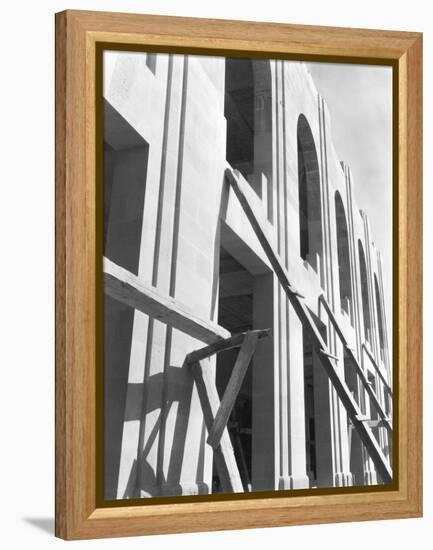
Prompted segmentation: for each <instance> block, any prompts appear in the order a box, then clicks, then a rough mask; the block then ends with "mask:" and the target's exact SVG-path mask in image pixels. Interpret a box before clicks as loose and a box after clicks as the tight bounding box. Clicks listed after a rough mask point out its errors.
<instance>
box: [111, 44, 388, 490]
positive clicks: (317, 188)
mask: <svg viewBox="0 0 433 550" xmlns="http://www.w3.org/2000/svg"><path fill="white" fill-rule="evenodd" d="M103 72H104V255H105V257H106V258H107V259H108V260H109V261H110V262H112V263H113V264H115V265H117V266H120V267H122V268H124V269H125V270H127V271H128V272H130V273H132V274H133V275H135V276H136V277H137V278H138V280H139V281H141V282H142V283H143V285H145V286H147V287H149V288H151V289H153V290H154V291H155V292H157V293H159V294H160V295H161V296H164V297H167V299H169V300H172V302H173V303H176V304H177V303H181V304H185V305H187V306H188V308H189V309H190V310H191V311H193V312H194V314H195V315H196V316H197V317H198V318H200V319H203V320H206V321H208V322H210V323H213V324H215V325H219V326H220V327H223V328H224V329H225V330H226V331H228V333H230V334H236V333H240V332H246V331H250V330H256V329H271V334H270V336H268V337H267V338H263V339H262V340H261V341H260V342H259V344H258V345H257V348H256V351H255V353H254V356H253V359H252V361H251V364H250V366H249V368H248V371H247V373H246V375H245V378H244V380H243V382H242V386H241V389H240V391H239V395H238V397H237V399H236V404H235V407H234V409H233V411H232V414H231V416H230V421H229V423H228V425H227V429H228V432H229V434H230V441H231V443H232V446H233V453H234V455H235V459H236V463H237V466H238V468H239V472H240V475H241V478H242V489H243V490H244V491H250V490H252V491H261V490H265V491H269V490H278V489H297V488H307V487H334V486H350V485H365V484H376V483H382V482H383V481H384V480H383V479H382V477H381V476H380V475H379V474H378V472H377V469H376V467H375V463H374V461H373V460H372V459H371V456H370V455H369V452H368V450H367V448H366V447H365V445H364V443H363V442H362V441H361V438H360V437H359V434H358V432H357V430H356V429H355V427H354V425H353V422H352V421H351V420H350V418H349V416H348V413H347V407H345V406H344V405H343V402H342V400H341V399H340V396H339V394H338V391H337V389H336V388H335V387H334V385H333V384H332V383H331V382H330V380H329V377H328V375H327V374H326V371H325V370H324V368H323V366H322V364H321V358H320V357H319V352H318V350H317V349H316V347H315V346H314V345H313V344H312V342H311V339H310V338H309V336H308V333H307V331H306V329H305V324H304V323H303V321H302V319H300V317H299V315H298V314H297V312H296V311H295V309H294V307H293V305H292V303H291V302H290V301H289V300H288V298H287V295H286V293H285V291H284V288H283V287H282V285H281V284H280V281H279V279H278V277H277V275H276V273H275V270H274V269H273V267H272V263H271V262H270V260H269V257H268V255H267V254H266V253H265V251H264V249H263V246H262V244H261V243H260V241H259V239H258V237H257V235H256V233H255V232H254V230H253V227H252V226H251V223H250V222H249V220H248V219H247V216H246V214H245V211H244V209H243V208H242V206H241V204H240V202H239V199H238V197H237V196H236V193H235V192H234V190H233V188H232V187H231V186H230V184H229V182H228V181H227V177H226V173H227V172H226V171H227V169H232V170H234V171H236V172H235V174H237V177H238V178H239V179H240V180H242V181H243V182H244V183H245V184H246V185H245V188H246V189H247V190H248V194H249V200H250V201H251V203H252V204H253V205H254V209H255V212H256V213H257V216H258V217H259V218H260V220H261V224H262V226H263V227H264V228H265V230H266V234H267V236H268V238H269V240H270V242H271V243H272V246H273V247H274V249H275V250H276V252H277V254H278V256H279V259H280V261H281V263H282V265H283V266H284V269H285V270H286V272H287V273H288V275H289V277H290V280H291V282H292V283H293V286H294V287H295V288H296V289H297V291H299V294H301V295H302V299H303V300H304V302H305V305H306V307H307V308H308V310H309V311H310V313H311V315H312V317H313V319H314V322H315V323H316V326H317V328H318V329H319V331H320V333H321V335H322V337H323V339H324V341H326V344H327V347H328V350H329V352H330V354H332V356H333V357H335V359H334V364H335V369H336V370H337V372H338V374H339V376H340V378H341V379H342V380H344V381H345V384H346V386H347V388H348V389H349V391H350V393H351V395H352V396H353V399H354V400H355V401H356V403H357V404H358V406H359V409H360V410H361V412H362V414H363V415H365V422H367V423H370V425H371V429H372V432H373V434H374V437H375V438H376V440H377V443H378V445H379V447H380V449H381V450H382V452H383V454H384V456H385V457H386V459H387V460H388V461H389V463H390V464H392V445H391V443H392V438H391V436H390V434H389V431H387V430H386V429H385V428H384V427H383V425H382V424H381V422H380V419H379V417H378V414H377V410H376V409H375V407H374V406H373V405H372V403H371V399H370V398H369V394H368V393H367V392H366V390H365V388H364V386H363V384H362V383H361V379H360V376H359V373H358V374H357V372H356V369H354V367H353V365H352V363H351V361H350V358H348V355H347V350H346V349H345V345H344V343H343V342H342V340H341V338H340V337H339V333H338V330H337V329H336V325H335V323H333V322H332V319H331V317H330V314H329V312H328V311H327V309H326V307H325V305H324V304H325V303H326V305H327V306H329V308H330V310H331V313H332V315H333V316H334V318H335V319H336V320H337V322H338V326H339V327H340V329H341V331H342V332H343V333H344V337H345V339H346V341H347V346H348V347H350V348H351V350H353V354H354V356H355V357H356V359H357V361H358V363H359V364H360V365H361V368H362V370H363V373H364V377H365V378H366V379H367V380H368V382H369V384H370V386H371V387H372V388H373V390H374V392H375V395H376V396H377V399H378V402H379V403H380V405H381V407H382V408H383V410H384V411H385V412H386V415H387V416H388V417H389V418H391V416H392V399H391V398H390V395H389V394H390V392H387V391H386V387H387V384H388V385H389V386H392V376H391V359H390V352H389V341H388V329H387V323H386V318H385V305H384V291H383V280H382V267H381V256H380V253H379V251H378V250H377V249H376V247H375V245H374V242H373V237H372V235H371V231H370V226H369V222H368V218H367V215H366V213H365V212H362V211H360V210H359V208H358V207H357V205H356V198H355V183H354V176H353V175H352V173H351V171H350V168H349V167H348V166H347V165H346V164H344V162H342V161H341V159H340V158H339V156H338V153H337V152H336V151H335V149H334V146H333V143H332V134H331V121H330V116H329V112H328V109H327V106H326V103H325V100H324V99H323V98H322V97H320V95H319V94H318V92H317V89H316V87H315V85H314V82H313V80H312V77H311V75H310V73H309V72H308V70H307V68H306V66H305V65H304V64H303V63H301V62H293V61H282V60H259V59H257V60H251V59H232V58H227V59H225V58H219V57H205V56H183V55H165V54H145V53H132V52H131V53H126V52H105V54H104V69H103ZM104 335H105V336H104V338H105V348H104V403H105V408H104V426H105V427H104V465H105V498H107V499H118V498H135V497H148V496H165V495H189V494H206V493H212V492H218V491H220V490H221V485H220V480H219V478H218V472H217V471H216V468H215V467H214V453H213V450H212V448H211V447H210V446H209V445H208V444H207V443H206V438H207V431H208V430H207V427H206V423H205V420H204V416H203V408H202V404H201V401H200V398H199V395H198V391H197V387H196V385H195V384H194V379H193V377H192V376H191V373H190V370H189V369H188V368H187V366H186V365H185V357H186V355H187V354H188V353H190V352H192V351H193V350H196V349H198V348H201V347H202V346H203V345H204V344H203V341H200V340H199V339H197V338H193V337H192V336H191V335H189V334H187V333H186V332H183V331H180V330H178V329H177V328H174V327H173V326H170V324H167V323H164V322H162V321H161V320H160V319H158V317H157V316H152V315H147V314H145V313H143V312H142V311H139V310H138V309H136V308H133V307H131V306H130V305H127V304H126V303H122V302H121V301H119V300H116V299H114V298H113V297H112V296H110V295H109V293H106V294H105V301H104ZM235 360H236V353H235V352H234V351H233V350H231V351H226V352H224V353H221V354H217V355H214V356H212V358H210V359H209V360H208V362H207V368H208V369H209V372H210V373H211V375H212V377H213V379H214V380H215V385H216V387H217V390H218V393H219V395H220V397H221V396H222V394H223V392H224V389H225V387H226V385H227V383H228V380H229V377H230V373H231V371H232V369H233V365H234V363H235Z"/></svg>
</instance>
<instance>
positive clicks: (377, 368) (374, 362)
mask: <svg viewBox="0 0 433 550" xmlns="http://www.w3.org/2000/svg"><path fill="white" fill-rule="evenodd" d="M362 348H363V349H364V351H365V353H366V354H367V357H368V358H369V359H370V361H371V364H372V365H373V367H374V369H375V370H376V372H377V374H378V375H379V378H380V379H381V380H382V382H383V386H384V388H385V390H386V391H387V392H388V394H389V396H390V397H392V389H391V386H390V385H389V383H388V380H387V379H386V378H385V375H384V374H383V372H382V369H381V368H380V367H379V365H378V364H377V363H376V361H375V360H374V357H373V355H372V354H371V352H370V350H369V349H368V348H367V346H366V345H365V344H362Z"/></svg>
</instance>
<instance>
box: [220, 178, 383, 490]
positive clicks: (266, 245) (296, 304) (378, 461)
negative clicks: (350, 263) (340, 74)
mask: <svg viewBox="0 0 433 550" xmlns="http://www.w3.org/2000/svg"><path fill="white" fill-rule="evenodd" d="M225 173H226V177H227V179H228V181H229V183H230V185H231V186H232V188H233V190H234V192H235V194H236V196H237V198H238V199H239V202H240V204H241V206H242V208H243V210H244V212H245V214H246V216H247V218H248V220H249V222H250V224H251V226H252V228H253V230H254V233H255V234H256V236H257V238H258V240H259V242H260V244H261V245H262V248H263V250H264V252H265V254H266V256H267V257H268V260H269V262H270V264H271V265H272V267H273V269H274V272H275V274H276V276H277V277H278V280H279V282H280V284H281V286H282V287H283V289H284V290H285V292H286V295H287V297H288V299H289V301H290V303H291V305H292V307H293V309H294V310H295V312H296V314H297V315H298V317H299V319H300V321H301V322H302V324H303V326H304V328H306V329H307V330H308V332H309V335H310V338H311V340H312V343H313V345H314V346H315V347H316V348H319V349H323V350H326V349H327V347H326V344H325V342H324V341H323V338H322V336H321V334H320V332H319V329H318V328H317V325H316V324H315V322H314V320H313V318H312V316H311V314H310V311H309V309H308V308H307V306H306V305H305V304H304V303H303V302H302V300H301V299H300V298H299V296H297V295H296V294H294V293H293V292H290V290H289V288H291V284H290V280H289V276H288V274H287V271H286V269H285V267H284V266H283V264H282V262H281V260H280V258H279V256H278V253H277V252H276V251H275V250H274V248H273V246H272V244H271V241H270V240H269V239H268V237H267V235H266V231H265V229H264V228H263V227H262V225H261V223H260V221H259V220H258V218H257V216H256V215H255V213H254V208H253V206H252V204H251V203H250V200H249V198H248V192H249V191H248V188H247V184H246V182H244V180H243V179H242V177H241V175H240V174H239V173H238V172H236V173H234V172H233V171H232V170H230V169H227V170H226V172H225ZM319 358H320V362H321V364H322V366H323V368H324V369H325V372H326V374H327V375H328V378H329V380H330V381H331V384H332V385H333V386H334V388H335V390H336V392H337V395H338V397H339V398H340V400H341V402H342V404H343V406H344V407H345V409H346V411H347V414H348V417H349V419H350V420H351V421H352V423H353V425H354V427H355V428H356V430H357V432H358V434H359V437H360V438H361V441H362V442H363V443H364V445H365V447H366V449H367V451H368V453H369V455H370V457H371V459H372V460H373V462H374V465H375V467H376V470H377V472H378V473H379V475H380V476H381V478H382V480H383V482H384V483H390V482H391V481H392V469H391V466H390V464H389V462H388V460H387V459H386V457H385V455H384V454H383V452H382V449H381V448H380V446H379V445H378V443H377V441H376V439H375V437H374V435H373V432H372V431H371V429H370V428H369V426H366V425H365V423H363V422H360V421H359V420H358V419H357V417H358V415H359V414H361V411H360V410H359V408H358V405H357V403H356V402H355V400H354V399H353V397H352V395H351V393H350V390H349V388H348V387H347V385H346V383H345V381H344V380H343V379H342V378H341V377H340V375H339V373H338V372H337V370H336V369H335V368H334V365H333V364H332V362H331V359H330V358H329V357H327V356H326V355H323V354H319Z"/></svg>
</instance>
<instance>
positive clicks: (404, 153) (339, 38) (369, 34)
mask: <svg viewBox="0 0 433 550" xmlns="http://www.w3.org/2000/svg"><path fill="white" fill-rule="evenodd" d="M104 44H117V45H120V44H121V45H122V47H123V48H125V49H128V48H130V49H134V48H137V47H138V48H140V47H141V48H143V47H147V48H148V49H150V50H152V51H162V52H167V51H172V52H191V53H206V54H212V53H213V54H215V55H232V56H233V55H236V54H238V55H241V56H242V55H243V56H245V55H247V54H249V55H251V56H262V57H273V58H283V59H307V60H316V61H320V60H327V61H336V62H338V61H339V62H344V61H347V62H352V63H354V62H359V63H371V64H378V63H379V64H388V65H390V66H392V68H393V71H394V80H393V82H394V100H395V101H396V105H395V108H394V126H393V138H394V149H395V155H394V158H395V160H394V172H395V174H394V177H395V183H396V186H395V187H394V189H396V190H397V200H396V202H395V204H396V210H394V212H395V214H396V219H398V227H397V228H394V231H395V232H396V239H395V243H396V247H395V248H394V250H395V251H398V253H397V254H396V257H395V258H394V270H396V273H397V280H398V286H397V287H396V288H395V289H394V303H395V305H394V325H396V326H397V328H398V331H396V330H395V331H394V335H397V338H395V340H396V343H395V344H394V373H395V374H396V375H397V383H398V388H397V390H398V391H396V395H397V397H395V403H394V411H395V422H396V424H397V425H398V438H397V439H396V443H397V449H396V451H397V453H398V454H397V456H398V469H397V474H396V478H395V479H394V483H393V485H392V487H391V488H390V490H386V491H375V490H370V491H338V490H331V491H328V492H326V491H324V492H323V493H322V494H318V493H317V494H311V493H309V492H308V491H304V492H302V491H301V492H299V493H296V494H295V495H287V494H284V496H278V498H270V497H267V496H265V497H263V496H261V495H260V494H259V495H256V496H254V498H249V499H225V500H212V499H208V500H205V501H203V500H197V501H194V499H189V500H187V501H186V502H181V501H175V500H174V501H171V502H167V503H159V502H158V503H152V504H150V505H137V504H136V503H134V505H119V506H109V507H107V506H101V505H100V504H99V503H98V498H97V490H98V485H97V484H98V481H97V479H98V475H99V474H98V472H97V463H96V451H97V445H98V434H97V425H98V422H99V421H100V415H101V414H102V413H101V411H100V410H98V409H97V407H96V402H97V394H98V392H99V391H101V389H100V388H99V387H98V384H97V373H98V368H97V366H98V364H100V362H101V349H100V347H101V328H100V326H99V325H98V315H97V312H98V308H99V307H100V303H101V296H100V288H101V277H102V275H101V273H102V268H101V265H100V262H99V258H100V254H101V250H100V244H98V240H97V230H96V227H97V223H99V222H100V215H99V217H98V215H97V208H96V206H97V204H98V201H100V200H101V198H100V195H99V192H98V189H97V185H96V165H97V162H99V161H100V160H101V159H100V153H98V149H97V147H96V140H95V128H96V126H97V112H96V100H95V98H96V89H97V82H96V74H97V63H98V59H100V58H98V53H100V51H101V47H103V45H104ZM421 245H422V35H421V34H420V33H408V32H396V31H379V30H361V29H345V28H330V27H312V26H297V25H286V24H273V23H250V22H241V21H224V20H206V19H188V18H180V17H162V16H148V15H135V14H121V13H104V12H90V11H88V12H87V11H75V10H72V11H69V10H68V11H64V12H61V13H58V14H56V536H58V537H61V538H63V539H67V540H70V539H84V538H98V537H117V536H128V535H146V534H158V533H181V532H191V531H212V530H222V529H241V528H242V529H243V528H253V527H254V528H258V527H270V526H283V525H300V524H314V523H327V522H341V521H361V520H378V519H390V518H408V517H419V516H421V515H422V372H421V363H422V359H421V350H422V306H421V299H422V258H421V250H422V246H421Z"/></svg>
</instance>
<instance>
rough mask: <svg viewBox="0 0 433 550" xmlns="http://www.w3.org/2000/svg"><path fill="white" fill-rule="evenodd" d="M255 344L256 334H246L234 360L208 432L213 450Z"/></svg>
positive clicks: (256, 340)
mask: <svg viewBox="0 0 433 550" xmlns="http://www.w3.org/2000/svg"><path fill="white" fill-rule="evenodd" d="M257 342H258V334H257V332H253V331H251V332H247V333H246V335H245V338H244V341H243V342H242V346H241V349H240V350H239V353H238V356H237V358H236V362H235V365H234V367H233V370H232V373H231V375H230V379H229V381H228V384H227V387H226V389H225V391H224V395H223V398H222V399H221V405H220V407H219V409H218V412H217V414H216V416H215V421H214V423H213V424H212V427H211V429H210V430H209V436H208V438H207V442H208V443H209V445H210V446H211V447H212V448H213V449H215V448H216V447H217V446H218V445H219V442H220V440H221V436H222V434H223V431H224V429H225V427H226V426H227V422H228V419H229V417H230V413H231V412H232V409H233V406H234V404H235V401H236V397H237V396H238V393H239V390H240V389H241V386H242V382H243V380H244V378H245V374H246V372H247V369H248V365H249V364H250V362H251V358H252V356H253V354H254V351H255V349H256V345H257Z"/></svg>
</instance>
